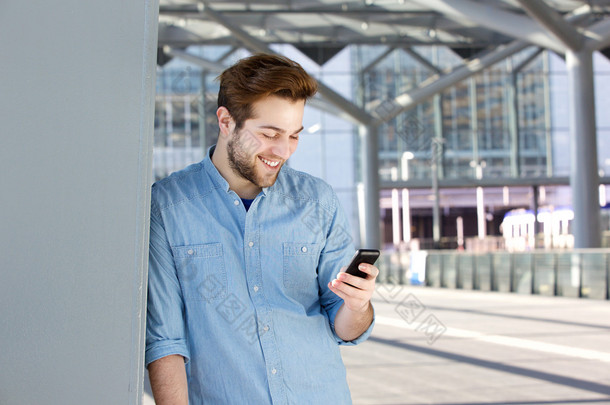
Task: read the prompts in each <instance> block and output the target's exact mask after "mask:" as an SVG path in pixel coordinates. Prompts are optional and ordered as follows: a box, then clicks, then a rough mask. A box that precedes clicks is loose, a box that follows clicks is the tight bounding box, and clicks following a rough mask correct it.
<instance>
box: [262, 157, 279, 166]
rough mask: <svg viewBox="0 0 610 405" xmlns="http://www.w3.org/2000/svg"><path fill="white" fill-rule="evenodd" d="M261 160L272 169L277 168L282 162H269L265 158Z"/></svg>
mask: <svg viewBox="0 0 610 405" xmlns="http://www.w3.org/2000/svg"><path fill="white" fill-rule="evenodd" d="M261 160H262V161H263V162H265V163H266V164H268V165H269V166H271V167H275V166H277V165H279V164H280V162H279V161H277V162H272V161H271V160H267V159H265V158H261Z"/></svg>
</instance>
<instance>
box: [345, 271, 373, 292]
mask: <svg viewBox="0 0 610 405" xmlns="http://www.w3.org/2000/svg"><path fill="white" fill-rule="evenodd" d="M367 277H369V276H368V275H367ZM337 280H339V281H341V282H343V283H346V284H349V285H351V286H352V287H355V288H358V289H360V290H362V289H364V288H365V287H366V282H367V279H365V278H362V277H358V276H354V275H352V274H348V273H345V272H341V273H339V274H337Z"/></svg>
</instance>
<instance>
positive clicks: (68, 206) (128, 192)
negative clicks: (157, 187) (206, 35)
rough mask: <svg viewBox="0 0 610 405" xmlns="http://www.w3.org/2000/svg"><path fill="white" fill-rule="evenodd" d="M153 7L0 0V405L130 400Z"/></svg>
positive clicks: (139, 373)
mask: <svg viewBox="0 0 610 405" xmlns="http://www.w3.org/2000/svg"><path fill="white" fill-rule="evenodd" d="M157 13H158V6H157V2H156V1H155V0H136V1H128V2H126V1H123V0H105V1H102V2H91V1H81V0H62V1H59V2H55V1H53V2H49V1H43V0H28V1H23V0H2V2H1V3H0V38H2V41H0V55H1V57H2V62H1V64H0V116H1V119H0V135H1V138H0V139H1V140H2V144H1V147H0V225H1V227H0V325H1V326H0V348H1V349H0V404H2V405H12V404H88V405H93V404H136V403H139V402H140V398H141V389H142V380H143V365H142V363H143V333H144V315H145V312H144V304H145V293H146V288H145V286H146V284H145V279H146V270H147V267H146V264H147V253H146V252H147V243H148V227H147V218H148V206H149V184H150V175H149V173H150V171H151V170H150V162H151V154H152V142H151V140H152V131H153V129H152V124H153V108H154V104H153V95H154V79H155V65H154V63H155V54H156V40H157V39H156V38H157Z"/></svg>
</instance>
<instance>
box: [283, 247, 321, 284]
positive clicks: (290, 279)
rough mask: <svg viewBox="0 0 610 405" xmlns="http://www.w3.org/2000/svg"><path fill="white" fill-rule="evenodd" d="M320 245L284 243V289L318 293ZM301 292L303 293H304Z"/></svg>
mask: <svg viewBox="0 0 610 405" xmlns="http://www.w3.org/2000/svg"><path fill="white" fill-rule="evenodd" d="M320 248H321V244H320V243H301V242H284V243H283V256H284V287H286V288H289V289H295V288H298V289H304V290H305V291H307V290H309V289H315V292H316V293H317V291H318V280H317V278H318V260H319V257H320ZM305 291H303V292H305Z"/></svg>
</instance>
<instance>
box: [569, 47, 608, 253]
mask: <svg viewBox="0 0 610 405" xmlns="http://www.w3.org/2000/svg"><path fill="white" fill-rule="evenodd" d="M566 64H567V68H568V81H569V95H570V142H571V159H572V161H571V169H570V185H571V187H572V205H573V207H574V226H573V234H574V247H575V248H598V247H600V246H601V230H600V212H599V188H598V187H599V172H598V167H597V141H596V127H595V99H594V88H593V54H592V52H591V51H590V50H581V51H567V52H566Z"/></svg>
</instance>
